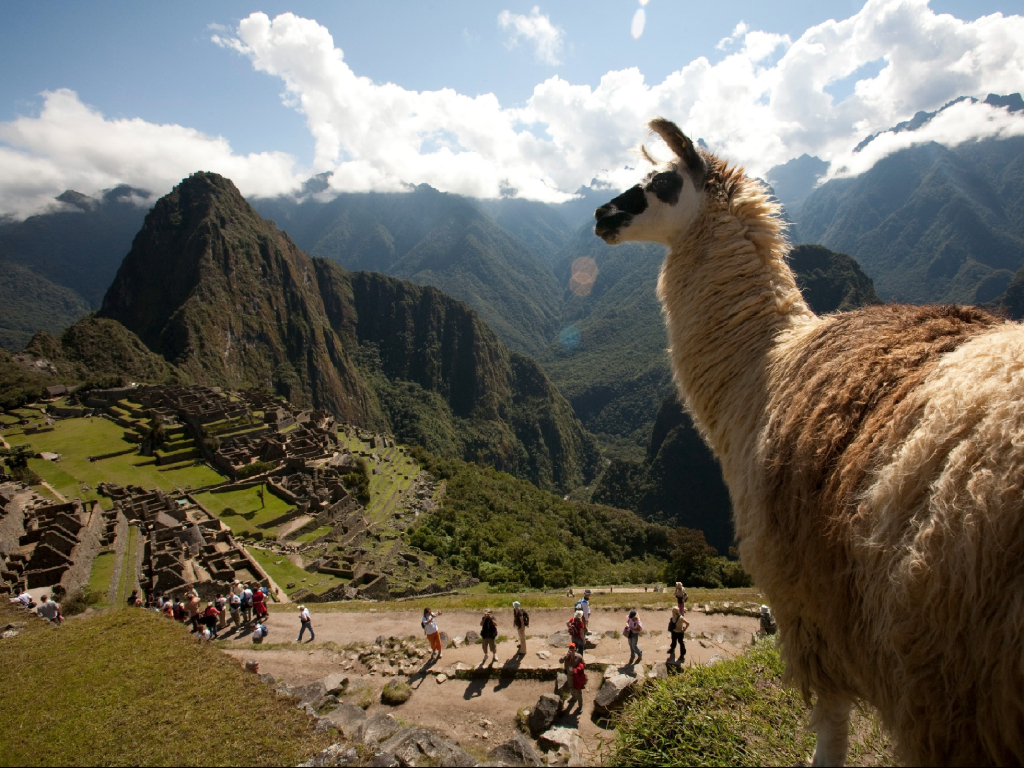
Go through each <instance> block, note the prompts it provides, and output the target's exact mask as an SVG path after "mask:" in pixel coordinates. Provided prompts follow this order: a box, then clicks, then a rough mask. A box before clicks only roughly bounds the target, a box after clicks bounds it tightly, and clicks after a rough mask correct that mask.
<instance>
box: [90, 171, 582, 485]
mask: <svg viewBox="0 0 1024 768" xmlns="http://www.w3.org/2000/svg"><path fill="white" fill-rule="evenodd" d="M99 314H100V316H102V317H107V318H111V319H114V320H117V321H119V322H120V323H122V324H123V325H124V326H125V327H126V328H128V329H129V330H130V331H132V332H134V333H135V334H137V335H138V337H139V338H140V339H141V340H142V341H143V343H145V344H146V346H148V347H149V348H150V349H151V350H153V351H154V352H156V353H158V354H160V355H162V356H163V357H164V358H166V359H167V360H168V361H169V362H171V363H173V364H174V365H175V366H177V367H178V368H179V369H180V370H181V371H182V373H183V374H184V375H186V376H187V377H188V378H190V379H191V380H193V381H196V382H198V383H204V384H209V385H217V386H224V387H230V388H233V389H242V388H259V389H265V390H270V391H273V392H275V393H277V394H280V395H283V396H285V397H287V398H288V399H289V400H290V401H292V402H295V403H296V404H299V405H305V406H307V407H314V408H322V409H325V410H327V411H330V412H331V413H333V414H335V415H336V416H338V417H339V418H341V419H343V420H345V421H347V422H351V423H354V424H364V425H366V426H370V427H387V428H389V429H391V430H392V431H393V432H394V433H395V434H396V435H398V436H400V437H402V438H404V439H407V440H410V441H413V442H417V443H420V444H423V445H425V446H426V447H428V448H430V449H431V450H434V451H437V452H440V453H442V454H446V455H453V456H459V457H462V458H466V459H470V460H476V461H481V462H484V463H487V464H492V465H494V466H496V467H497V468H499V469H504V470H507V471H510V472H512V473H514V474H517V475H519V476H522V477H527V478H529V479H531V480H533V481H534V482H536V483H537V484H538V485H540V486H542V487H547V488H552V489H561V490H565V489H569V488H572V487H574V486H576V485H579V484H580V483H582V482H586V481H588V480H589V479H591V478H592V477H593V475H594V472H595V471H596V467H597V462H598V452H597V448H596V444H595V441H594V438H593V437H592V436H590V435H589V434H588V433H587V432H586V431H585V430H584V429H583V427H582V425H581V424H580V422H579V420H578V419H577V418H576V417H575V414H574V413H573V411H572V408H571V406H570V405H569V404H568V402H567V401H566V400H565V399H564V398H563V397H562V396H561V394H560V393H559V392H558V391H557V389H556V388H555V387H554V386H553V385H551V383H550V382H549V381H548V380H547V377H546V376H545V375H544V373H543V371H542V370H541V369H540V367H539V366H538V365H537V364H536V363H534V362H533V361H532V360H531V359H529V358H526V357H524V356H522V355H519V354H518V353H514V352H511V351H509V350H508V349H507V348H506V347H505V346H504V345H503V344H502V343H501V342H500V341H499V340H498V338H497V337H496V336H495V335H494V333H493V332H492V331H491V329H490V328H489V327H488V326H487V325H486V324H485V323H484V322H483V321H482V320H481V319H480V318H479V317H478V316H477V315H476V313H475V312H474V311H473V310H472V309H470V308H469V307H468V306H466V305H465V304H463V303H462V302H461V301H457V300H455V299H453V298H451V297H449V296H447V295H446V294H444V293H442V292H441V291H438V290H437V289H434V288H429V287H422V286H418V285H414V284H412V283H409V282H406V281H402V280H398V279H396V278H391V277H386V276H384V275H379V274H375V273H360V272H356V273H352V272H349V271H347V270H345V269H343V268H341V267H339V266H338V265H337V264H335V263H334V262H330V261H327V260H324V259H315V258H310V257H309V256H307V255H306V254H305V253H303V252H302V251H301V250H300V249H299V248H298V247H297V246H296V245H295V244H294V243H293V242H292V240H291V239H290V238H289V237H288V235H287V234H285V233H284V232H282V231H281V230H279V229H278V228H277V227H276V225H274V224H273V222H270V221H267V220H265V219H263V218H262V217H260V216H259V214H257V213H256V211H255V210H253V208H252V207H251V206H250V205H249V203H248V202H246V201H245V199H244V198H243V197H242V196H241V194H240V193H239V192H238V190H237V189H236V188H235V186H234V184H233V183H232V182H231V181H230V180H228V179H226V178H224V177H222V176H219V175H217V174H214V173H205V172H199V173H195V174H192V175H191V176H189V177H188V178H187V179H185V180H183V181H182V182H181V183H180V184H178V185H177V186H176V187H175V188H174V190H173V191H172V192H171V193H170V194H168V195H166V196H164V197H163V198H161V199H160V200H159V201H158V202H157V203H156V205H155V206H154V207H153V209H152V211H150V213H149V214H148V215H147V217H146V220H145V223H144V225H143V227H142V229H141V231H140V232H139V234H138V235H137V236H136V238H135V240H134V242H133V244H132V249H131V252H130V253H129V254H128V255H127V256H126V257H125V259H124V262H123V263H122V264H121V268H120V269H119V270H118V273H117V277H116V278H115V279H114V282H113V284H112V285H111V286H110V289H109V290H108V291H107V295H106V297H105V298H104V300H103V307H102V309H101V310H100V313H99Z"/></svg>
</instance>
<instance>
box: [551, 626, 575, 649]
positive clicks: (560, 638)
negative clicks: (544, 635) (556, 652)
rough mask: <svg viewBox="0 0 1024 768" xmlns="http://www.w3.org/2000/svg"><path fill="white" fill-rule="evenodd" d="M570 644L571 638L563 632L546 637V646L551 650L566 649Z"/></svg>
mask: <svg viewBox="0 0 1024 768" xmlns="http://www.w3.org/2000/svg"><path fill="white" fill-rule="evenodd" d="M571 642H572V637H571V636H570V635H569V633H568V632H566V631H565V630H562V631H561V632H555V633H554V634H553V635H549V636H548V645H550V646H551V647H552V648H568V647H569V643H571Z"/></svg>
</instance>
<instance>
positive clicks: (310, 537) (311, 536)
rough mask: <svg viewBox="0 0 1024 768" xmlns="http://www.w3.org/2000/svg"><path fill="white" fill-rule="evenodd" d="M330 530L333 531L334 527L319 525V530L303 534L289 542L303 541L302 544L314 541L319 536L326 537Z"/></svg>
mask: <svg viewBox="0 0 1024 768" xmlns="http://www.w3.org/2000/svg"><path fill="white" fill-rule="evenodd" d="M332 530H334V526H332V525H321V526H320V527H319V528H316V529H314V530H312V531H310V532H309V533H304V534H302V535H301V536H296V537H294V538H293V539H289V540H290V541H303V542H310V541H316V540H317V539H319V538H320V537H321V536H326V535H327V534H328V533H330V532H331V531H332Z"/></svg>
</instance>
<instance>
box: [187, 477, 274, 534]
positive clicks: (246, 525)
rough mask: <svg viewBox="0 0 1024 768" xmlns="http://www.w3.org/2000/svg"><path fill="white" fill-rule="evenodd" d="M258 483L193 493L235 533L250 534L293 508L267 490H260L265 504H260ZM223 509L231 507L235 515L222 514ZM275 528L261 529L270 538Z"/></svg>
mask: <svg viewBox="0 0 1024 768" xmlns="http://www.w3.org/2000/svg"><path fill="white" fill-rule="evenodd" d="M258 490H259V486H254V487H252V488H244V489H242V490H238V491H227V492H225V493H211V492H209V491H207V492H206V493H198V494H196V500H197V501H198V502H199V503H200V504H202V505H203V506H204V507H206V509H208V510H209V511H210V512H212V513H213V514H215V515H217V517H219V518H220V519H221V520H223V521H224V524H225V525H227V526H228V527H229V528H230V529H231V530H232V532H234V533H235V535H237V536H251V535H252V534H253V533H255V532H256V531H259V530H262V529H260V528H257V527H256V526H258V525H261V524H263V523H268V522H270V521H271V520H273V519H274V518H275V517H280V516H281V515H283V514H285V513H286V512H288V511H290V510H292V509H294V507H292V506H291V505H290V504H288V503H287V502H285V501H283V500H282V499H279V498H277V496H275V495H274V494H272V493H271V492H270V491H269V490H268V491H266V492H265V493H264V502H265V504H266V506H264V507H262V508H261V507H260V499H259V497H258V496H257V495H256V492H257V491H258ZM225 509H233V510H234V511H235V512H236V513H237V514H234V515H224V514H223V513H224V510H225ZM276 533H277V531H276V529H274V528H270V529H266V530H263V535H264V536H269V537H271V538H273V537H274V536H275V535H276Z"/></svg>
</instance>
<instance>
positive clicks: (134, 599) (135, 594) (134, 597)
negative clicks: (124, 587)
mask: <svg viewBox="0 0 1024 768" xmlns="http://www.w3.org/2000/svg"><path fill="white" fill-rule="evenodd" d="M141 604H142V603H141V600H140V599H139V590H137V589H133V590H132V593H131V594H130V595H128V605H129V606H130V607H132V608H137V607H138V606H140V605H141Z"/></svg>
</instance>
